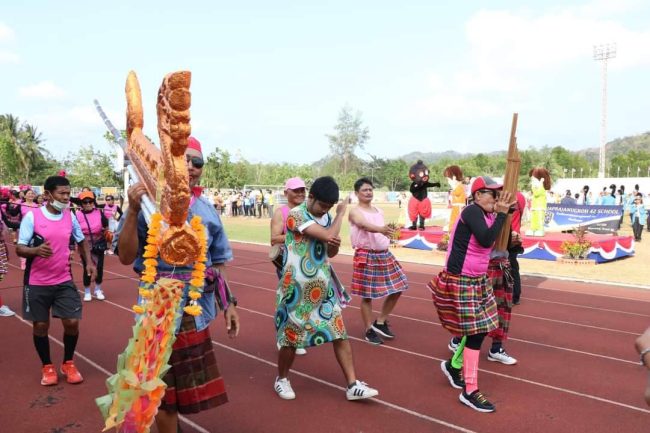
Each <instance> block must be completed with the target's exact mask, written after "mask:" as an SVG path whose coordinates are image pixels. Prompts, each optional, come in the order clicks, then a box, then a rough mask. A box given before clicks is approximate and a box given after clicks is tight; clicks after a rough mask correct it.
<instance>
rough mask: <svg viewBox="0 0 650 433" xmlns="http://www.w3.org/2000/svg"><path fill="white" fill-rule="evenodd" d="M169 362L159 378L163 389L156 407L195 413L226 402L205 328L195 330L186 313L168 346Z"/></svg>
mask: <svg viewBox="0 0 650 433" xmlns="http://www.w3.org/2000/svg"><path fill="white" fill-rule="evenodd" d="M169 365H170V366H171V368H170V369H169V370H168V371H167V373H165V376H164V377H163V381H164V382H165V383H166V384H167V389H166V390H165V396H164V397H163V400H162V402H161V403H160V409H163V410H165V411H167V412H179V413H184V414H186V413H197V412H201V411H203V410H206V409H210V408H213V407H217V406H219V405H222V404H224V403H226V402H228V395H227V394H226V388H225V384H224V381H223V378H222V377H221V373H219V368H218V367H217V358H216V357H215V355H214V350H213V349H212V341H211V338H210V331H209V328H205V329H204V330H203V331H199V332H197V331H196V324H195V322H194V317H193V316H190V315H188V314H186V313H184V314H183V318H182V322H181V329H180V330H179V332H178V335H177V336H176V341H175V342H174V345H173V347H172V354H171V356H170V358H169Z"/></svg>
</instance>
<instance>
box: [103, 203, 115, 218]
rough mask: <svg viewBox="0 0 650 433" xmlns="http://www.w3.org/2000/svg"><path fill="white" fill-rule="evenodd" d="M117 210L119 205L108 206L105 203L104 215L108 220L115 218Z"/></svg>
mask: <svg viewBox="0 0 650 433" xmlns="http://www.w3.org/2000/svg"><path fill="white" fill-rule="evenodd" d="M115 212H117V205H116V204H114V205H113V206H108V205H104V216H105V217H106V219H107V220H109V221H110V220H111V218H113V215H115Z"/></svg>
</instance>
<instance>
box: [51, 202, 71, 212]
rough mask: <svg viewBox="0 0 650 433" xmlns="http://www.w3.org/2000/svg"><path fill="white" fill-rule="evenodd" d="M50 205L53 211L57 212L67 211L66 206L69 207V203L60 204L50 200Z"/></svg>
mask: <svg viewBox="0 0 650 433" xmlns="http://www.w3.org/2000/svg"><path fill="white" fill-rule="evenodd" d="M50 205H51V206H52V207H53V208H54V209H56V210H58V211H59V212H62V211H63V210H64V209H67V208H68V206H69V205H70V203H61V202H60V201H58V200H52V201H51V202H50Z"/></svg>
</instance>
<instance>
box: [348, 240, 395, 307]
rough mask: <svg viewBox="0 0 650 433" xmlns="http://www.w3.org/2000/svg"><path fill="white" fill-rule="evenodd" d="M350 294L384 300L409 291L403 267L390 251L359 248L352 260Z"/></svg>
mask: <svg viewBox="0 0 650 433" xmlns="http://www.w3.org/2000/svg"><path fill="white" fill-rule="evenodd" d="M352 264H353V272H352V287H351V289H350V293H351V294H353V295H356V296H361V297H362V298H371V299H377V298H383V297H385V296H388V295H392V294H393V293H398V292H403V291H404V290H406V289H408V282H407V280H406V275H405V274H404V271H403V270H402V265H400V264H399V262H398V261H397V260H396V259H395V256H393V254H392V253H391V252H390V251H388V250H366V249H363V248H358V249H356V250H355V251H354V259H352Z"/></svg>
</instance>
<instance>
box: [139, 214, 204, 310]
mask: <svg viewBox="0 0 650 433" xmlns="http://www.w3.org/2000/svg"><path fill="white" fill-rule="evenodd" d="M162 221H163V217H162V215H161V214H160V213H159V212H156V213H154V214H153V215H151V222H150V223H149V230H148V231H147V245H145V247H144V254H143V255H142V256H143V257H144V259H145V260H144V271H143V272H142V275H141V276H140V281H141V282H142V283H143V284H142V285H141V288H140V291H139V293H140V298H141V300H140V304H138V305H134V306H133V307H132V309H133V311H135V312H136V313H137V314H142V313H144V312H145V307H144V305H146V303H147V302H149V301H150V300H151V299H152V298H153V288H154V285H155V282H156V274H157V266H158V255H159V252H160V251H159V245H160V240H161V232H162ZM190 227H192V230H194V232H195V233H196V235H197V237H198V238H199V245H200V246H201V247H200V250H199V256H198V257H197V259H196V261H195V262H194V268H193V269H192V279H191V280H190V292H189V294H188V296H189V298H190V299H189V302H188V303H187V306H186V307H185V308H183V311H185V312H186V313H187V314H190V315H192V316H198V315H200V314H201V306H200V305H199V304H198V302H197V300H198V299H199V298H200V297H201V296H202V295H201V292H202V291H203V284H204V281H205V269H206V266H205V261H206V260H207V256H206V254H207V250H208V248H207V241H208V238H207V235H206V233H205V227H203V224H201V217H200V216H198V215H195V216H194V217H192V219H191V220H190Z"/></svg>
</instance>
